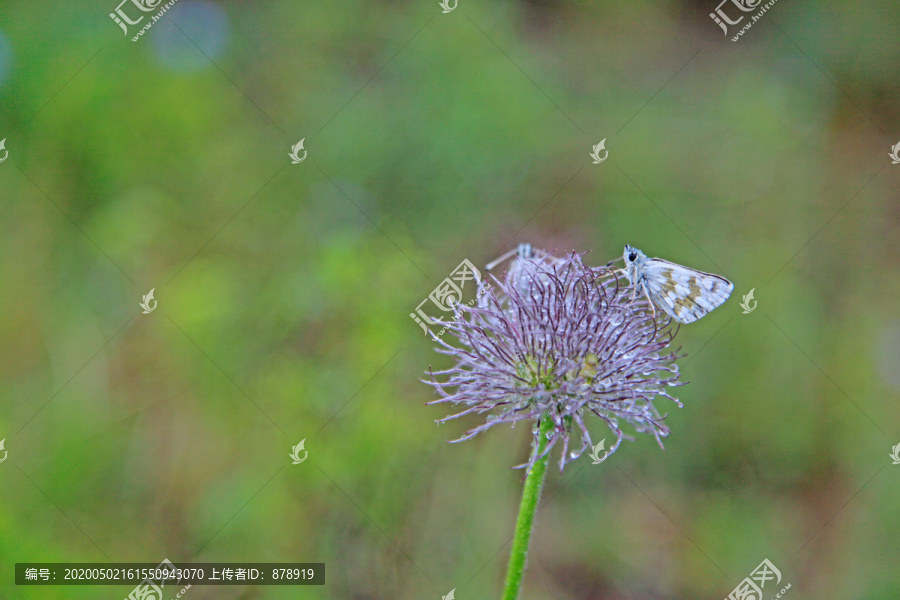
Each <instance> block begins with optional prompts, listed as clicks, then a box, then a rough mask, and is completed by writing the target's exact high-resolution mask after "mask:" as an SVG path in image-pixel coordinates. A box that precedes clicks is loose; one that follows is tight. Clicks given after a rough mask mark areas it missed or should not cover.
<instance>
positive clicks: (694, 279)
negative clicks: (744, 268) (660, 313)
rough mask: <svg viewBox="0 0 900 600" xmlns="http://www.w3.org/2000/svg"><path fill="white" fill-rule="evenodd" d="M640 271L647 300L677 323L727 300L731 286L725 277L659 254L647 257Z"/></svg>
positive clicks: (732, 287)
mask: <svg viewBox="0 0 900 600" xmlns="http://www.w3.org/2000/svg"><path fill="white" fill-rule="evenodd" d="M640 271H641V272H640V279H641V282H642V284H643V286H644V289H645V290H646V291H647V295H648V296H649V297H650V301H651V302H653V304H654V305H656V306H657V307H658V308H661V309H662V310H664V311H665V312H666V313H667V314H669V315H670V316H671V317H672V318H673V319H675V320H676V321H678V322H680V323H693V322H694V321H696V320H697V319H699V318H700V317H702V316H704V315H705V314H706V313H708V312H709V311H711V310H712V309H714V308H716V307H717V306H720V305H721V304H722V303H724V302H725V301H726V300H728V297H729V296H730V295H731V291H732V290H733V289H734V284H733V283H731V282H730V281H728V280H727V279H725V278H724V277H719V276H718V275H712V274H710V273H704V272H703V271H696V270H694V269H689V268H687V267H683V266H681V265H677V264H675V263H672V262H669V261H667V260H661V259H659V258H651V259H648V260H646V261H645V262H644V264H643V265H642V266H641V269H640Z"/></svg>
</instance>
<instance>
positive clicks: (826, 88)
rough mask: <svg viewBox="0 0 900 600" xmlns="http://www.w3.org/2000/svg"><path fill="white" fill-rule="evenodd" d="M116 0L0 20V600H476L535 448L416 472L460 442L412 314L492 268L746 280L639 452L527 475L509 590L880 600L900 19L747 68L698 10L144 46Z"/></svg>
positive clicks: (860, 18) (814, 16)
mask: <svg viewBox="0 0 900 600" xmlns="http://www.w3.org/2000/svg"><path fill="white" fill-rule="evenodd" d="M115 8H116V0H110V1H106V0H104V1H91V2H86V1H70V2H66V3H60V2H40V1H38V2H25V1H21V0H4V2H3V4H2V6H0V106H2V108H0V138H6V149H7V150H8V152H9V156H8V159H7V160H6V161H5V162H3V163H2V164H0V340H2V342H0V375H2V381H3V385H2V386H0V438H4V439H5V440H6V442H5V447H6V450H7V451H8V453H9V455H8V459H7V460H6V461H5V462H3V463H2V464H0V598H3V599H8V598H9V599H12V598H24V599H32V598H33V599H44V598H47V599H50V598H66V599H70V598H71V599H82V598H84V599H87V598H90V599H92V600H93V599H96V598H111V599H112V598H124V597H125V596H126V595H127V594H128V592H129V590H130V586H119V587H22V586H19V587H16V586H14V585H13V584H12V573H13V565H14V563H16V562H29V561H59V562H110V561H115V562H127V561H133V562H154V563H156V562H159V561H161V560H162V559H163V558H165V557H168V558H169V559H170V560H172V561H174V562H176V563H177V562H204V561H208V562H213V561H260V562H262V561H309V562H325V563H326V564H327V585H326V586H324V587H303V588H289V587H255V588H249V587H248V588H241V587H199V586H195V587H193V588H191V589H190V590H188V591H187V592H186V594H185V595H184V598H189V599H196V600H200V599H205V598H216V599H223V600H229V599H235V598H247V599H254V598H260V599H262V598H266V599H268V598H271V599H282V598H285V599H286V598H310V599H321V600H325V599H329V600H330V599H355V600H381V599H389V598H390V599H394V598H400V599H417V600H422V599H426V598H433V599H435V600H437V599H439V598H441V596H442V595H445V594H447V593H448V592H449V591H450V590H451V589H453V588H455V589H456V593H455V595H456V598H458V599H459V600H469V599H475V598H477V599H489V598H497V597H499V594H500V588H501V584H502V577H503V574H504V570H505V566H506V560H507V552H508V547H506V546H505V544H506V543H507V542H508V541H509V539H510V537H511V535H512V529H513V523H514V520H515V514H516V510H517V502H518V498H519V493H520V490H521V481H520V480H521V472H519V471H512V470H510V469H509V467H510V466H511V465H514V464H518V463H519V462H521V461H522V460H524V459H525V457H526V455H527V452H528V443H529V435H528V432H527V431H526V430H525V429H524V428H518V429H516V430H508V429H505V428H504V429H500V428H498V429H495V430H492V431H490V432H489V433H488V434H486V435H483V436H479V438H477V439H475V440H472V441H470V442H467V443H465V444H458V445H449V444H447V443H446V440H448V439H453V438H455V437H457V436H458V435H459V434H460V433H461V432H462V431H464V430H465V429H467V428H468V427H470V426H472V425H473V424H475V423H476V422H478V421H477V420H476V419H472V420H467V421H460V422H452V423H450V424H447V425H443V426H441V427H437V426H436V425H435V424H434V420H435V419H438V418H440V417H442V416H444V415H445V414H446V410H445V408H444V407H441V406H431V407H427V406H425V405H424V403H425V402H426V401H429V400H432V399H434V398H435V396H434V394H433V391H432V390H431V389H430V388H429V387H427V386H425V385H423V384H422V383H420V382H419V378H420V377H423V376H424V373H425V372H426V370H427V369H428V368H429V366H434V367H435V368H439V367H446V366H447V365H448V364H449V363H448V361H447V360H446V357H443V356H440V355H438V354H436V353H434V352H433V350H432V348H433V343H431V342H429V341H428V340H427V339H426V338H425V336H424V335H423V334H422V330H421V329H420V328H419V327H418V326H417V325H416V324H415V323H414V322H413V320H412V319H411V318H410V317H409V313H410V312H412V311H413V310H414V309H415V307H416V305H418V304H419V302H421V301H422V300H423V299H425V298H426V297H427V295H428V294H429V293H430V292H431V290H432V289H433V288H434V287H435V286H436V285H437V284H438V283H439V282H440V281H441V280H442V279H443V278H444V277H447V276H448V275H449V274H450V271H451V270H452V269H453V268H454V267H456V265H457V264H459V263H460V262H461V261H462V260H463V259H464V258H468V259H469V260H471V261H472V262H474V263H475V264H476V265H478V266H479V267H483V266H484V264H485V263H486V262H487V261H490V260H492V259H494V258H495V257H497V256H499V255H500V254H501V253H502V252H504V251H506V250H508V249H509V248H511V247H513V245H514V244H516V243H518V242H531V243H532V244H535V245H536V246H538V247H542V248H545V249H548V250H555V251H557V252H566V251H569V250H573V249H574V250H579V251H587V250H590V251H591V254H590V255H589V256H588V258H587V262H588V263H589V264H603V263H605V262H607V261H608V260H610V259H612V258H616V257H618V256H620V255H621V249H622V246H623V245H624V244H625V243H630V244H633V245H635V246H637V247H639V248H641V249H642V250H644V251H645V252H646V253H647V254H648V255H650V256H660V257H664V258H667V259H669V260H673V261H676V262H679V263H682V264H685V265H688V266H692V267H695V268H699V269H702V270H706V271H711V272H716V273H720V274H723V275H725V276H727V277H729V278H730V279H732V280H733V281H734V282H735V293H734V295H733V297H732V299H731V300H730V301H729V302H728V303H726V304H725V305H724V306H723V307H722V308H720V309H718V310H716V311H715V312H713V313H712V314H710V315H709V316H708V317H706V318H704V319H703V320H702V321H700V322H698V323H695V324H693V325H689V326H685V327H682V329H681V332H680V333H679V335H678V338H677V342H678V343H679V344H680V345H681V347H682V349H683V351H684V352H686V353H687V355H688V356H687V358H685V359H682V360H681V365H682V368H683V372H684V379H685V380H688V381H690V384H689V385H688V386H686V387H683V388H681V389H680V390H679V392H680V393H679V396H680V398H681V400H682V401H683V402H684V408H682V409H677V408H675V407H674V406H673V405H671V404H668V403H666V402H660V403H659V406H660V408H662V409H663V410H664V411H667V412H668V413H669V418H668V421H667V424H668V425H669V426H670V428H671V430H672V434H671V435H670V437H669V438H668V439H667V440H666V450H665V451H664V452H663V451H661V450H660V449H659V448H658V447H657V446H656V444H655V443H654V442H653V441H652V439H646V438H645V437H644V436H642V437H641V439H639V440H638V441H637V442H636V443H625V444H623V446H622V448H621V449H620V450H619V452H618V453H617V454H615V455H614V457H613V458H612V459H611V460H609V461H607V462H605V463H603V464H602V465H598V466H593V465H591V464H590V461H589V459H587V458H586V457H585V458H582V459H581V460H579V461H576V462H575V463H574V464H572V465H570V466H569V467H567V468H566V470H565V472H564V473H562V474H560V473H559V472H558V471H556V470H551V472H550V474H549V477H548V482H547V487H546V488H545V496H544V500H545V505H544V507H543V508H542V509H541V512H540V513H539V515H538V522H537V527H536V530H535V535H534V538H533V541H532V551H531V554H530V565H529V571H528V575H527V579H526V583H525V589H524V594H523V600H538V599H547V598H553V599H555V600H569V599H572V600H576V599H577V600H592V599H597V600H599V599H602V600H626V599H633V600H636V599H676V598H678V599H682V598H691V599H693V598H698V599H700V598H709V599H719V598H724V597H726V596H727V595H728V593H729V592H731V590H732V589H733V588H734V587H735V586H736V585H737V584H738V583H739V582H740V580H741V579H743V578H744V577H746V576H747V575H748V574H749V573H750V571H751V570H752V569H753V568H754V567H756V565H758V564H759V563H760V562H761V561H762V560H763V559H764V558H768V559H769V560H770V561H772V562H773V563H774V564H775V565H776V566H777V567H778V568H779V569H780V570H781V572H782V574H783V577H784V579H783V581H782V585H784V584H786V583H788V582H789V583H791V585H792V587H791V589H790V590H789V591H788V592H787V593H786V594H785V596H784V597H785V598H790V599H793V600H801V599H811V598H815V599H817V600H823V599H832V598H834V599H838V598H841V599H843V598H854V599H865V600H869V599H871V600H884V599H887V598H897V597H900V575H898V572H900V571H898V565H900V544H898V542H897V540H898V539H900V520H898V519H897V515H898V510H900V501H898V498H900V466H894V465H892V464H891V460H890V458H889V457H888V454H889V453H890V451H891V447H892V446H893V445H895V444H897V443H900V406H898V403H897V398H898V394H900V375H898V373H900V314H898V309H897V302H896V297H897V294H898V293H900V276H898V268H897V264H898V258H900V237H898V235H897V226H898V221H900V210H898V191H897V190H898V181H900V166H893V165H892V164H891V160H890V158H889V157H888V152H889V151H890V148H891V145H892V144H895V143H897V141H898V139H900V104H898V102H897V94H898V82H900V53H898V45H897V40H898V39H900V17H898V12H897V10H896V8H897V7H896V4H895V3H890V2H867V3H862V4H860V3H851V2H846V1H845V2H826V3H824V4H823V3H813V2H810V1H791V2H788V1H786V0H784V1H782V2H778V3H776V4H775V5H774V7H773V8H771V9H770V10H769V11H768V12H767V13H766V14H765V15H763V17H762V18H760V20H759V21H758V22H756V23H755V24H754V26H753V27H752V29H750V30H749V31H748V32H747V33H745V34H744V36H743V37H742V38H741V39H740V41H738V42H737V43H732V42H731V41H730V39H729V38H726V37H725V36H723V34H722V31H721V30H720V29H719V28H718V27H717V26H716V25H715V23H713V21H712V20H711V19H710V18H709V13H710V12H711V11H713V10H714V9H715V1H714V0H709V1H698V2H675V1H672V2H642V1H638V2H586V1H578V2H563V1H559V0H558V1H554V0H529V1H498V2H480V1H478V2H474V1H472V0H459V5H458V7H457V8H456V10H454V11H453V12H450V13H447V14H443V13H442V12H441V7H440V6H439V5H438V2H437V0H428V1H424V0H423V1H421V2H401V1H392V2H382V1H376V2H371V1H362V0H335V1H332V2H308V3H297V2H289V1H286V0H285V1H269V2H259V3H254V4H251V3H241V2H227V1H218V2H212V1H197V0H179V2H178V3H177V4H176V6H175V8H173V9H172V10H170V11H169V12H168V13H167V15H166V16H165V17H164V18H163V19H162V20H160V21H159V22H158V23H156V24H155V25H154V26H153V28H152V29H150V30H149V31H148V32H147V33H146V34H144V36H143V37H142V38H140V39H139V41H137V42H132V41H131V40H130V36H128V37H126V36H124V35H123V33H122V30H121V29H119V28H118V27H117V25H116V24H115V23H114V22H113V21H112V20H111V19H110V18H109V17H108V16H107V15H108V13H110V12H112V11H113V10H115ZM729 10H730V13H731V14H734V13H735V9H734V8H733V7H732V8H731V9H729ZM130 11H131V13H134V12H135V11H134V8H133V7H132V8H131V9H130ZM136 30H137V27H133V28H132V33H133V32H135V31H136ZM735 30H736V28H735ZM301 138H302V139H304V145H305V149H306V150H307V151H308V157H307V159H306V160H305V161H304V162H302V163H300V164H296V165H293V164H291V163H290V158H289V157H288V151H289V150H290V147H291V146H292V145H294V144H296V143H297V142H298V141H299V140H300V139H301ZM604 138H605V139H606V147H607V149H608V150H609V158H608V160H606V161H605V162H604V163H602V164H600V165H594V164H592V163H591V160H590V157H589V156H588V153H589V152H590V150H591V146H592V145H594V144H596V143H597V142H599V141H600V140H601V139H604ZM151 288H155V296H156V298H157V300H158V302H159V304H158V308H157V309H156V310H155V311H154V312H152V313H150V314H147V315H145V314H141V309H140V307H139V306H138V304H139V302H140V300H141V297H142V295H144V294H146V293H147V292H148V291H149V290H150V289H151ZM751 289H755V297H756V299H757V300H758V303H759V304H758V308H757V309H756V310H755V311H754V312H752V313H750V314H747V315H745V314H742V311H741V308H740V307H739V303H740V301H741V296H742V295H744V294H746V293H748V292H749V291H750V290H751ZM591 430H592V433H593V435H594V436H595V437H596V438H597V439H598V440H599V439H601V438H603V437H604V436H606V437H608V435H607V434H606V432H604V430H603V427H602V426H601V423H600V422H598V421H593V422H591ZM302 439H305V440H306V442H305V444H306V448H307V449H308V451H309V458H308V460H306V461H305V462H304V463H302V464H300V465H292V464H291V460H290V458H289V456H288V454H289V453H290V449H291V447H292V446H293V445H295V444H297V443H298V442H299V441H300V440H302ZM777 591H778V589H771V590H770V588H769V587H768V586H767V588H766V596H767V597H774V595H775V593H776V592H777ZM770 592H771V593H770ZM170 597H171V592H170V594H169V596H167V599H166V600H168V599H169V598H170Z"/></svg>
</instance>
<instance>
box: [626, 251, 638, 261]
mask: <svg viewBox="0 0 900 600" xmlns="http://www.w3.org/2000/svg"><path fill="white" fill-rule="evenodd" d="M636 258H637V252H632V253H631V254H629V255H628V260H634V259H636Z"/></svg>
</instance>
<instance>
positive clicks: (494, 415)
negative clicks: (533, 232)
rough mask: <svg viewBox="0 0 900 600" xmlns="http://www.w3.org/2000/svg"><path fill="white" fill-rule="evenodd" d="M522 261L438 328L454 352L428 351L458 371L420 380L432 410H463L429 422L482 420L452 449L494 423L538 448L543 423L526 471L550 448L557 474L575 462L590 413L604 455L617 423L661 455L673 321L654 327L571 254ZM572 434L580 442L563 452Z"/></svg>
mask: <svg viewBox="0 0 900 600" xmlns="http://www.w3.org/2000/svg"><path fill="white" fill-rule="evenodd" d="M529 254H530V256H529V255H525V256H520V257H519V258H518V259H516V260H515V261H514V262H513V264H512V266H511V267H510V268H509V270H508V271H507V273H506V276H505V277H504V278H503V279H502V280H500V279H497V278H495V277H491V279H492V280H493V282H492V283H488V282H487V281H482V282H480V284H479V290H478V294H479V302H478V306H477V307H467V306H460V305H457V306H456V307H455V309H454V316H453V319H452V320H451V321H449V322H447V323H444V325H446V328H447V332H448V333H449V334H450V335H452V336H453V337H455V338H456V341H457V343H456V344H453V345H452V344H449V343H447V342H444V341H443V340H442V339H440V338H437V337H435V340H436V341H437V343H438V344H439V346H438V352H441V353H443V354H447V355H450V356H452V357H453V358H454V359H455V361H456V364H455V366H454V367H453V368H451V369H449V370H445V371H439V372H434V373H432V374H431V375H432V376H431V380H430V381H429V380H423V381H424V382H425V383H428V384H429V385H432V386H434V387H435V388H436V390H437V391H438V393H439V394H440V395H441V398H440V399H438V400H435V401H434V402H432V403H431V404H434V403H439V402H448V403H451V404H454V405H456V406H458V407H462V410H461V411H460V412H458V413H456V414H452V415H450V416H448V417H446V418H444V419H441V420H439V421H438V422H439V423H441V422H445V421H448V420H451V419H455V418H458V417H461V416H463V415H467V414H469V413H475V414H479V415H480V414H486V415H487V416H486V420H485V422H484V423H483V424H481V425H479V426H477V427H475V428H474V429H471V430H469V431H468V432H466V433H465V434H464V435H463V436H462V437H460V438H459V439H457V440H454V441H456V442H459V441H463V440H467V439H469V438H471V437H473V436H475V435H477V434H479V433H481V432H483V431H485V430H487V429H490V428H491V427H493V426H494V425H498V424H500V423H510V424H512V425H513V426H515V424H516V423H517V422H519V421H528V422H530V423H531V426H532V431H533V433H534V435H535V437H536V439H535V444H534V445H533V447H534V448H535V449H537V448H539V447H540V445H539V444H538V443H537V442H538V441H539V440H538V439H537V436H538V435H539V433H538V432H539V427H538V423H539V420H540V419H547V418H549V419H552V421H553V427H552V428H550V429H549V431H548V432H547V433H546V435H547V444H544V446H545V447H544V451H543V452H541V453H540V455H538V453H537V452H536V451H533V452H532V455H531V457H530V459H529V460H528V462H527V463H525V464H523V465H519V466H520V467H527V468H528V469H529V470H530V469H531V468H532V467H533V466H534V464H535V462H536V461H537V460H539V459H542V458H543V457H544V456H546V455H547V453H549V452H550V451H551V449H552V448H553V447H554V446H556V445H557V444H558V443H559V442H562V457H561V458H560V463H559V464H560V469H562V468H563V467H564V466H565V465H566V463H567V462H569V461H571V460H574V459H576V458H578V457H579V456H581V454H582V453H583V452H584V451H585V449H587V448H588V447H590V446H591V445H592V444H591V435H590V433H589V432H588V429H587V427H586V426H585V423H584V418H585V416H586V415H588V414H589V413H593V414H594V415H596V416H597V417H599V418H600V419H602V420H603V421H604V422H605V423H606V425H607V426H608V427H609V428H610V430H612V432H613V433H615V434H616V442H615V443H614V444H613V446H612V447H611V448H610V450H609V452H608V454H607V456H608V455H609V454H612V453H613V452H615V451H616V449H617V448H618V447H619V444H620V443H621V442H622V439H623V438H624V437H626V436H625V433H624V432H623V431H622V429H621V426H620V423H621V422H624V423H628V424H629V425H631V427H632V428H633V429H634V430H635V431H636V432H638V433H650V434H652V435H653V436H654V437H655V438H656V440H657V442H658V443H659V444H660V446H662V441H661V439H660V438H661V437H665V436H667V435H668V433H669V430H668V428H667V427H666V426H665V425H664V424H663V422H662V421H663V419H664V418H665V417H664V416H662V415H661V414H660V413H659V411H658V410H657V409H656V407H655V406H654V405H653V401H654V399H656V398H657V397H659V396H662V397H665V398H668V399H670V400H672V401H673V402H675V404H677V405H678V406H681V403H680V402H679V401H678V400H677V399H676V398H674V397H672V396H671V395H669V393H668V391H667V390H668V388H670V387H672V386H676V385H680V383H679V382H678V377H679V372H678V366H677V365H676V364H675V359H676V358H678V356H677V355H676V354H675V352H670V353H668V354H665V355H663V354H661V352H663V351H665V350H666V349H667V348H668V347H669V345H670V343H671V341H672V339H673V338H674V336H675V333H676V332H677V329H675V328H673V327H672V322H671V320H670V319H667V320H665V321H662V322H658V321H657V320H656V318H654V317H653V316H651V315H650V314H649V310H648V308H649V307H648V305H647V304H646V301H645V300H643V299H637V300H635V299H633V297H632V293H633V290H632V289H631V288H630V287H629V288H623V287H620V286H619V279H618V277H617V275H616V274H615V272H613V271H611V270H610V269H608V268H606V267H601V268H593V267H588V266H585V265H584V264H583V263H582V260H581V255H578V254H575V253H572V254H571V255H569V256H567V257H565V258H557V257H554V256H551V255H549V254H547V253H544V252H540V251H535V252H531V253H529ZM438 378H440V379H441V380H438ZM545 430H546V428H545ZM573 432H577V438H578V442H577V443H575V444H572V445H573V448H575V449H574V450H573V451H572V452H571V453H570V452H569V446H570V443H571V439H572V437H573Z"/></svg>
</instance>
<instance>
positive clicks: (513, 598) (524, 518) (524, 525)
mask: <svg viewBox="0 0 900 600" xmlns="http://www.w3.org/2000/svg"><path fill="white" fill-rule="evenodd" d="M552 428H553V420H552V419H550V417H549V415H544V416H543V417H541V424H540V427H539V433H538V441H537V447H536V448H534V449H533V451H534V452H536V453H537V455H540V454H541V453H542V452H543V451H544V449H545V448H546V447H547V443H548V441H547V433H548V432H549V431H550V430H551V429H552ZM549 462H550V455H549V454H547V456H545V457H544V458H541V459H540V460H538V461H536V462H535V463H534V466H533V467H532V468H531V472H530V473H528V476H527V477H526V478H525V487H524V488H523V489H522V503H521V504H520V505H519V518H518V519H516V535H515V537H514V538H513V545H512V551H511V552H510V555H509V569H508V570H507V572H506V587H505V588H504V590H503V600H517V599H518V597H519V590H521V589H522V579H523V578H524V577H525V560H526V558H527V556H528V542H529V541H530V540H531V530H532V528H533V527H534V515H535V513H536V512H537V506H538V501H540V499H541V489H542V488H543V487H544V475H545V474H546V473H547V463H549Z"/></svg>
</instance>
